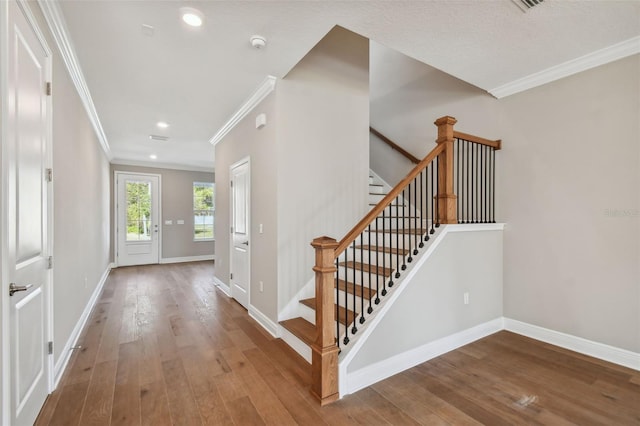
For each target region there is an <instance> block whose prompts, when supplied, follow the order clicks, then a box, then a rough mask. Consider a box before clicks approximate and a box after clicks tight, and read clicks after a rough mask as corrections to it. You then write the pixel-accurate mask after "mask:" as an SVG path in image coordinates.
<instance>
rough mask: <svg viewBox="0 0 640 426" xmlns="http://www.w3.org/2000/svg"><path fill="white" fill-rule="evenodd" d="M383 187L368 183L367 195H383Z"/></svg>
mask: <svg viewBox="0 0 640 426" xmlns="http://www.w3.org/2000/svg"><path fill="white" fill-rule="evenodd" d="M383 193H384V186H382V185H374V184H371V183H369V194H383Z"/></svg>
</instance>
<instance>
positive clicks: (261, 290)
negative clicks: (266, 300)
mask: <svg viewBox="0 0 640 426" xmlns="http://www.w3.org/2000/svg"><path fill="white" fill-rule="evenodd" d="M263 291H264V284H263V283H262V281H260V293H262V292H263Z"/></svg>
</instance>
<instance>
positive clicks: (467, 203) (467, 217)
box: [465, 141, 471, 223]
mask: <svg viewBox="0 0 640 426" xmlns="http://www.w3.org/2000/svg"><path fill="white" fill-rule="evenodd" d="M465 146H466V149H467V154H466V155H465V159H466V160H467V191H466V192H467V202H466V205H465V212H466V220H465V222H466V223H469V197H470V195H469V192H471V191H469V158H470V154H469V141H465Z"/></svg>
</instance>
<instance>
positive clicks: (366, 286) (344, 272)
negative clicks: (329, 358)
mask: <svg viewBox="0 0 640 426" xmlns="http://www.w3.org/2000/svg"><path fill="white" fill-rule="evenodd" d="M390 189H391V188H390V187H389V186H388V185H387V184H385V183H384V182H383V181H382V180H381V179H380V178H379V177H377V176H376V175H375V173H373V172H371V173H370V176H369V205H370V207H371V208H373V207H375V206H376V205H377V204H378V203H379V202H380V201H381V200H382V199H383V198H384V197H385V196H386V195H387V194H388V192H389V190H390ZM409 209H411V206H409V203H408V201H407V200H405V199H404V198H403V197H401V196H399V197H396V199H395V200H394V202H393V203H391V204H390V205H389V207H388V208H387V209H386V210H385V211H384V212H383V213H381V214H380V215H378V218H377V222H378V223H380V229H378V230H377V232H368V233H367V234H365V235H363V236H362V237H361V238H359V239H358V240H357V241H355V242H354V244H353V245H352V247H351V249H350V250H348V251H347V258H346V259H343V260H341V261H339V262H338V265H337V267H338V270H339V275H338V279H337V280H336V282H335V283H334V289H336V290H337V292H336V300H338V302H339V303H338V304H335V303H334V310H333V311H334V312H335V315H334V321H335V322H336V324H335V329H336V330H337V331H338V333H336V335H338V336H339V340H340V341H341V342H343V343H344V342H345V338H346V339H347V342H353V341H354V340H355V338H357V336H358V334H357V331H356V332H355V333H353V330H354V326H355V327H356V330H357V328H358V327H360V326H361V323H360V321H361V320H360V318H363V319H365V321H366V317H367V316H368V315H370V314H371V313H372V312H373V306H374V305H379V304H380V303H381V302H382V301H383V299H384V297H385V296H387V295H388V294H389V292H390V291H391V288H392V287H393V286H394V285H395V284H396V283H395V282H393V281H394V280H393V277H394V275H395V272H396V270H397V269H398V265H400V268H402V265H405V266H406V264H407V260H408V259H409V258H410V256H409V254H410V250H409V248H408V247H409V245H410V243H409V241H408V240H410V239H412V238H413V239H415V237H416V235H417V234H420V235H421V234H425V233H427V232H428V231H427V229H426V228H424V223H423V222H426V221H423V220H422V219H421V218H420V214H419V213H418V215H417V216H416V217H409V216H403V213H404V214H406V212H407V211H408V210H409ZM383 214H384V217H383ZM383 222H384V228H382V223H383ZM415 224H419V225H420V226H419V227H416V226H415ZM383 229H384V232H383ZM434 229H435V228H434ZM428 238H429V237H428V236H427V239H428ZM389 282H391V285H389V284H388V283H389ZM382 283H385V285H382ZM361 284H363V285H361ZM299 302H300V306H299V311H298V312H299V315H300V316H299V317H296V318H291V319H288V320H285V321H281V322H280V324H281V325H282V326H283V327H284V328H285V329H286V330H288V331H289V332H290V333H291V334H293V335H294V336H295V337H296V338H298V339H299V340H300V341H302V342H304V343H305V344H306V345H309V346H311V345H312V344H313V343H314V341H315V340H316V327H315V318H316V312H315V311H316V298H315V297H312V298H308V299H302V300H300V301H299ZM370 306H371V308H370ZM354 322H355V324H354ZM349 347H350V346H349Z"/></svg>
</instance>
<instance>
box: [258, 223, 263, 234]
mask: <svg viewBox="0 0 640 426" xmlns="http://www.w3.org/2000/svg"><path fill="white" fill-rule="evenodd" d="M259 228H260V230H259V231H258V232H260V233H261V234H262V224H260V226H259Z"/></svg>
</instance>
